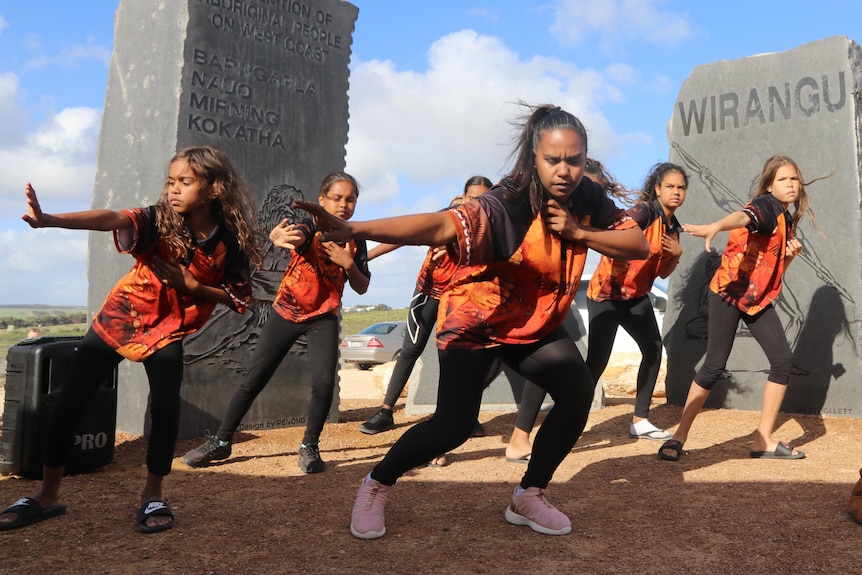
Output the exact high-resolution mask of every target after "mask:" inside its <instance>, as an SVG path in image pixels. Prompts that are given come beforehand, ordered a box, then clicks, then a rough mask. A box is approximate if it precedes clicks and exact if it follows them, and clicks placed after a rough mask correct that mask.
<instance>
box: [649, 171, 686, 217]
mask: <svg viewBox="0 0 862 575" xmlns="http://www.w3.org/2000/svg"><path fill="white" fill-rule="evenodd" d="M685 190H686V184H685V177H684V176H683V175H682V174H680V173H679V172H676V171H670V172H667V173H666V174H665V175H664V176H663V177H662V179H661V182H660V183H659V184H658V185H657V186H656V187H655V196H656V198H658V201H659V203H660V204H661V206H662V207H663V208H664V209H665V211H666V212H670V213H673V212H674V210H676V209H677V208H678V207H680V206H681V205H682V204H683V202H685Z"/></svg>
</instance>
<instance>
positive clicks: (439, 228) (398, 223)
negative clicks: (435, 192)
mask: <svg viewBox="0 0 862 575" xmlns="http://www.w3.org/2000/svg"><path fill="white" fill-rule="evenodd" d="M294 207H297V208H299V209H302V210H305V211H307V212H308V213H310V214H311V215H312V216H314V220H315V222H316V223H317V225H318V226H319V227H320V228H321V229H323V230H325V233H324V235H323V239H324V240H329V241H334V242H339V243H340V242H346V241H347V240H349V239H350V238H355V239H357V240H374V241H377V242H383V243H388V244H400V245H416V246H442V245H446V244H449V243H452V242H453V241H455V239H456V229H455V223H454V222H453V221H452V218H451V217H450V216H449V215H448V214H447V213H446V212H433V213H429V214H415V215H409V216H399V217H395V218H383V219H379V220H367V221H364V222H346V221H344V220H340V219H338V218H337V217H335V216H333V215H332V214H330V213H328V212H327V211H326V210H324V209H323V206H321V205H319V204H313V203H311V202H306V201H302V200H297V201H296V202H294Z"/></svg>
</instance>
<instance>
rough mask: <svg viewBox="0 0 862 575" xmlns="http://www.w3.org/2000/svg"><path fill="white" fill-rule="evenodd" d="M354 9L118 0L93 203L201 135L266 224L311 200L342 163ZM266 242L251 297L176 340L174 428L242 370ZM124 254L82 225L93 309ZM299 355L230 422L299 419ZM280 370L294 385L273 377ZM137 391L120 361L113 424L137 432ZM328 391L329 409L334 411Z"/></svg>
mask: <svg viewBox="0 0 862 575" xmlns="http://www.w3.org/2000/svg"><path fill="white" fill-rule="evenodd" d="M357 14H358V9H357V8H356V7H355V6H353V5H352V4H349V3H347V2H342V1H339V0H267V1H261V2H240V1H238V0H178V1H176V2H168V3H151V2H139V1H138V0H121V2H120V5H119V7H118V9H117V13H116V20H115V34H114V36H115V43H114V53H113V57H112V59H111V65H110V72H109V77H108V89H107V94H106V98H105V111H104V116H103V119H102V130H101V134H100V137H99V150H98V169H97V175H96V183H95V191H94V194H93V206H94V207H98V208H105V207H107V208H111V209H120V208H125V207H134V206H144V205H149V204H152V203H154V202H155V200H156V199H157V198H158V195H159V193H160V192H161V189H162V185H163V183H164V179H165V176H166V169H167V164H168V161H169V160H170V158H171V156H172V155H173V154H174V152H175V151H177V150H179V149H181V148H184V147H186V146H191V145H202V144H209V145H214V146H216V147H219V148H221V149H222V150H224V151H225V152H226V153H227V154H228V156H230V158H231V159H232V160H233V162H234V163H235V164H236V166H237V168H238V169H239V171H240V172H241V173H242V174H243V175H244V177H245V178H246V179H247V180H248V182H249V183H250V185H251V188H252V190H253V191H254V193H255V195H256V196H257V201H258V207H259V208H260V226H261V228H262V229H263V230H265V232H268V230H269V229H271V228H272V227H273V226H274V225H275V224H276V223H277V222H278V221H280V220H281V218H284V217H287V218H294V217H295V216H296V214H294V212H293V210H292V209H291V207H290V206H291V204H292V202H293V200H294V199H295V198H315V197H316V195H317V189H318V187H319V185H320V181H321V180H322V179H323V177H324V176H325V175H326V174H328V173H330V172H333V171H336V170H343V169H344V165H345V160H344V155H345V149H344V148H345V144H346V143H347V127H348V126H347V119H348V109H347V88H348V76H349V72H348V63H349V60H350V48H351V42H352V33H353V27H354V23H355V21H356V17H357ZM265 247H267V253H266V260H265V263H264V267H263V269H261V270H259V271H258V272H256V273H255V276H254V278H253V280H254V296H255V299H256V302H255V305H254V307H253V309H250V310H249V311H248V312H246V313H245V314H244V315H239V314H236V313H233V312H231V311H229V310H228V309H227V308H224V307H221V306H220V307H218V308H217V309H216V311H215V313H214V314H213V317H212V319H211V320H210V321H209V322H208V323H207V325H206V326H205V327H204V328H203V329H201V330H200V331H199V332H198V333H197V334H195V335H193V336H191V337H189V338H187V339H186V340H185V346H184V349H185V374H184V382H183V390H182V395H183V409H182V420H181V422H180V437H191V436H197V435H201V434H202V433H203V432H204V430H205V429H210V430H213V431H214V430H215V428H217V427H218V422H219V420H220V419H221V417H222V415H223V414H224V411H225V410H226V408H227V404H228V401H229V398H230V396H231V395H232V393H233V391H234V389H235V388H236V385H237V384H238V382H239V378H240V376H241V375H242V374H243V373H244V371H245V369H246V362H247V361H248V359H249V358H250V356H251V354H252V351H253V349H254V345H255V341H256V339H257V337H258V334H259V333H260V328H261V327H262V325H263V323H264V322H265V320H266V317H267V314H268V313H269V310H270V304H271V303H272V300H273V298H274V295H275V290H276V288H277V287H278V283H279V281H280V279H281V276H282V273H283V271H284V269H285V266H286V263H287V260H286V257H287V256H286V254H285V253H284V251H283V250H280V249H277V248H276V249H273V246H272V245H271V244H269V245H267V246H265ZM132 263H133V262H132V260H131V258H130V257H129V256H121V255H118V254H117V253H116V251H115V248H114V246H113V243H112V242H111V240H110V238H108V237H106V235H105V234H103V233H99V234H93V235H92V236H91V241H90V247H89V270H88V276H89V284H90V285H89V296H88V307H89V310H90V312H91V313H93V312H94V311H95V310H97V309H98V307H99V305H100V304H101V302H102V300H103V299H104V297H105V295H106V294H107V293H108V291H109V290H110V288H111V287H112V286H113V284H114V283H115V281H116V280H117V279H118V278H119V277H120V276H121V275H122V274H123V273H124V272H125V271H127V270H128V269H129V268H130V267H131V265H132ZM297 347H299V346H297ZM309 355H311V357H309ZM309 360H310V361H313V360H314V358H313V353H308V352H307V351H306V350H305V349H297V348H295V349H294V350H293V351H291V353H290V355H289V357H288V358H286V359H285V361H284V362H283V363H282V366H281V367H280V368H279V370H278V371H277V372H276V374H275V376H274V377H273V379H272V382H271V383H270V385H269V386H268V387H267V388H266V389H265V390H264V391H263V393H261V395H260V396H259V398H258V400H257V401H256V402H255V404H254V406H253V407H252V409H251V411H250V412H249V413H248V415H247V416H246V418H245V420H244V421H243V426H242V427H241V429H265V428H275V427H284V426H289V425H303V424H304V423H305V414H306V410H307V406H308V398H309V396H310V392H309V389H308V387H309V386H308V385H307V381H308V377H309V375H308V369H307V365H306V364H307V362H308V361H309ZM288 377H290V378H292V379H293V380H294V381H295V380H296V379H300V380H302V381H301V384H300V385H296V386H290V387H287V386H285V385H284V383H285V382H286V380H287V378H288ZM147 397H148V384H147V379H146V375H145V373H144V370H143V367H142V366H141V365H139V364H132V363H130V362H123V363H122V364H121V365H120V372H119V406H118V414H117V428H118V429H119V430H120V431H124V432H128V433H143V432H146V430H147V426H146V422H145V421H144V412H145V407H146V403H147ZM336 397H337V390H336ZM333 403H334V405H333V407H332V409H331V411H330V419H332V418H333V417H337V414H338V406H337V401H336V402H333Z"/></svg>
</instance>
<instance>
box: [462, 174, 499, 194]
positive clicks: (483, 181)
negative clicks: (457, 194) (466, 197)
mask: <svg viewBox="0 0 862 575" xmlns="http://www.w3.org/2000/svg"><path fill="white" fill-rule="evenodd" d="M470 186H485V187H486V188H488V189H489V190H490V189H491V188H492V187H493V186H494V184H493V183H491V180H489V179H488V178H486V177H485V176H473V177H471V178H470V179H469V180H467V183H465V184H464V193H465V194H466V193H467V188H469V187H470Z"/></svg>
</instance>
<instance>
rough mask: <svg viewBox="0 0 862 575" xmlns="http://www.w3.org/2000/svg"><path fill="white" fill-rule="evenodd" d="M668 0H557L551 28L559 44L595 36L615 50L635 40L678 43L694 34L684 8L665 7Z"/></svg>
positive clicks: (574, 43) (572, 44)
mask: <svg viewBox="0 0 862 575" xmlns="http://www.w3.org/2000/svg"><path fill="white" fill-rule="evenodd" d="M664 4H667V0H602V1H601V2H595V1H593V0H556V2H555V3H554V8H553V10H554V14H555V20H554V23H553V24H552V25H551V27H550V31H551V33H552V34H553V36H554V37H555V38H556V39H557V41H558V42H560V44H562V45H565V46H574V45H577V44H580V43H581V42H583V41H585V40H586V39H587V38H590V39H591V40H592V39H595V41H596V42H597V43H598V44H599V45H600V46H601V48H602V49H603V50H604V51H608V52H612V51H616V50H618V49H620V48H621V47H623V46H626V45H628V44H630V43H632V42H633V41H646V42H649V43H651V44H655V45H659V46H676V45H678V44H679V43H680V42H682V41H683V40H686V39H687V38H689V37H690V36H691V35H692V26H691V24H690V23H689V21H688V15H687V14H686V13H685V12H682V13H679V12H673V11H670V10H663V9H662V5H664Z"/></svg>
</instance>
